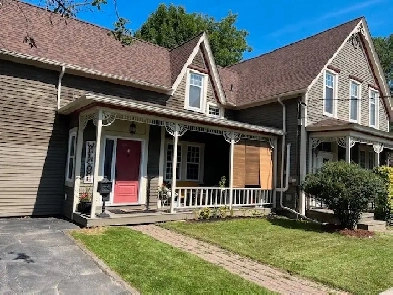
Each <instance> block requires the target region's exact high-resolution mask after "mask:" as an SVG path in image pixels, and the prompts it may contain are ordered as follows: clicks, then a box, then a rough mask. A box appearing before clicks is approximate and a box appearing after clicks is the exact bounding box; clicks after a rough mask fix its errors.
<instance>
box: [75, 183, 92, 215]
mask: <svg viewBox="0 0 393 295" xmlns="http://www.w3.org/2000/svg"><path fill="white" fill-rule="evenodd" d="M91 197H92V195H91V192H90V188H86V190H85V191H84V192H83V193H80V194H79V204H78V210H79V212H81V213H89V212H90V209H91Z"/></svg>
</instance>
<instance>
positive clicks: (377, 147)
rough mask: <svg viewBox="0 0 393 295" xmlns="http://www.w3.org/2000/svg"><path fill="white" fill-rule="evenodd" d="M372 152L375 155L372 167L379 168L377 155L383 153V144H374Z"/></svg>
mask: <svg viewBox="0 0 393 295" xmlns="http://www.w3.org/2000/svg"><path fill="white" fill-rule="evenodd" d="M373 150H374V153H375V160H374V166H375V167H379V165H380V163H379V161H380V158H379V154H380V153H381V152H382V151H383V144H381V143H374V144H373Z"/></svg>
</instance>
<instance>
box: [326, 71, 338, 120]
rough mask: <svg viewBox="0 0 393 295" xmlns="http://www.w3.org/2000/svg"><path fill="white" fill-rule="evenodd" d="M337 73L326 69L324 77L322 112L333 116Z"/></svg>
mask: <svg viewBox="0 0 393 295" xmlns="http://www.w3.org/2000/svg"><path fill="white" fill-rule="evenodd" d="M336 82H337V75H336V74H333V72H330V71H326V72H325V79H324V99H323V114H324V115H325V116H329V117H333V116H334V114H335V104H336V103H335V98H336V92H337V86H336Z"/></svg>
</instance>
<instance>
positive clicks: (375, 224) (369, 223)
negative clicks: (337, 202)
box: [358, 218, 386, 232]
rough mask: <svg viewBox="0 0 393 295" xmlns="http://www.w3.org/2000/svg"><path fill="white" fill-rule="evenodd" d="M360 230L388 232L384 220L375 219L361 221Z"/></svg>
mask: <svg viewBox="0 0 393 295" xmlns="http://www.w3.org/2000/svg"><path fill="white" fill-rule="evenodd" d="M358 229H365V230H369V231H378V232H383V231H386V222H385V221H382V220H374V219H368V218H367V219H363V218H362V219H361V220H360V222H359V223H358Z"/></svg>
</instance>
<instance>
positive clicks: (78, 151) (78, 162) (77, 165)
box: [72, 114, 85, 213]
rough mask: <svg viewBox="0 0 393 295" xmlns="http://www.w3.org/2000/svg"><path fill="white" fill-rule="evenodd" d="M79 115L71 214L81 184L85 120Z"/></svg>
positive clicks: (77, 198)
mask: <svg viewBox="0 0 393 295" xmlns="http://www.w3.org/2000/svg"><path fill="white" fill-rule="evenodd" d="M82 116H83V115H81V114H79V126H78V137H77V141H76V155H75V182H74V200H73V205H72V206H73V208H72V213H74V212H75V211H76V205H77V203H78V201H79V187H80V182H81V166H82V163H81V159H82V149H83V131H84V130H85V120H82Z"/></svg>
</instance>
